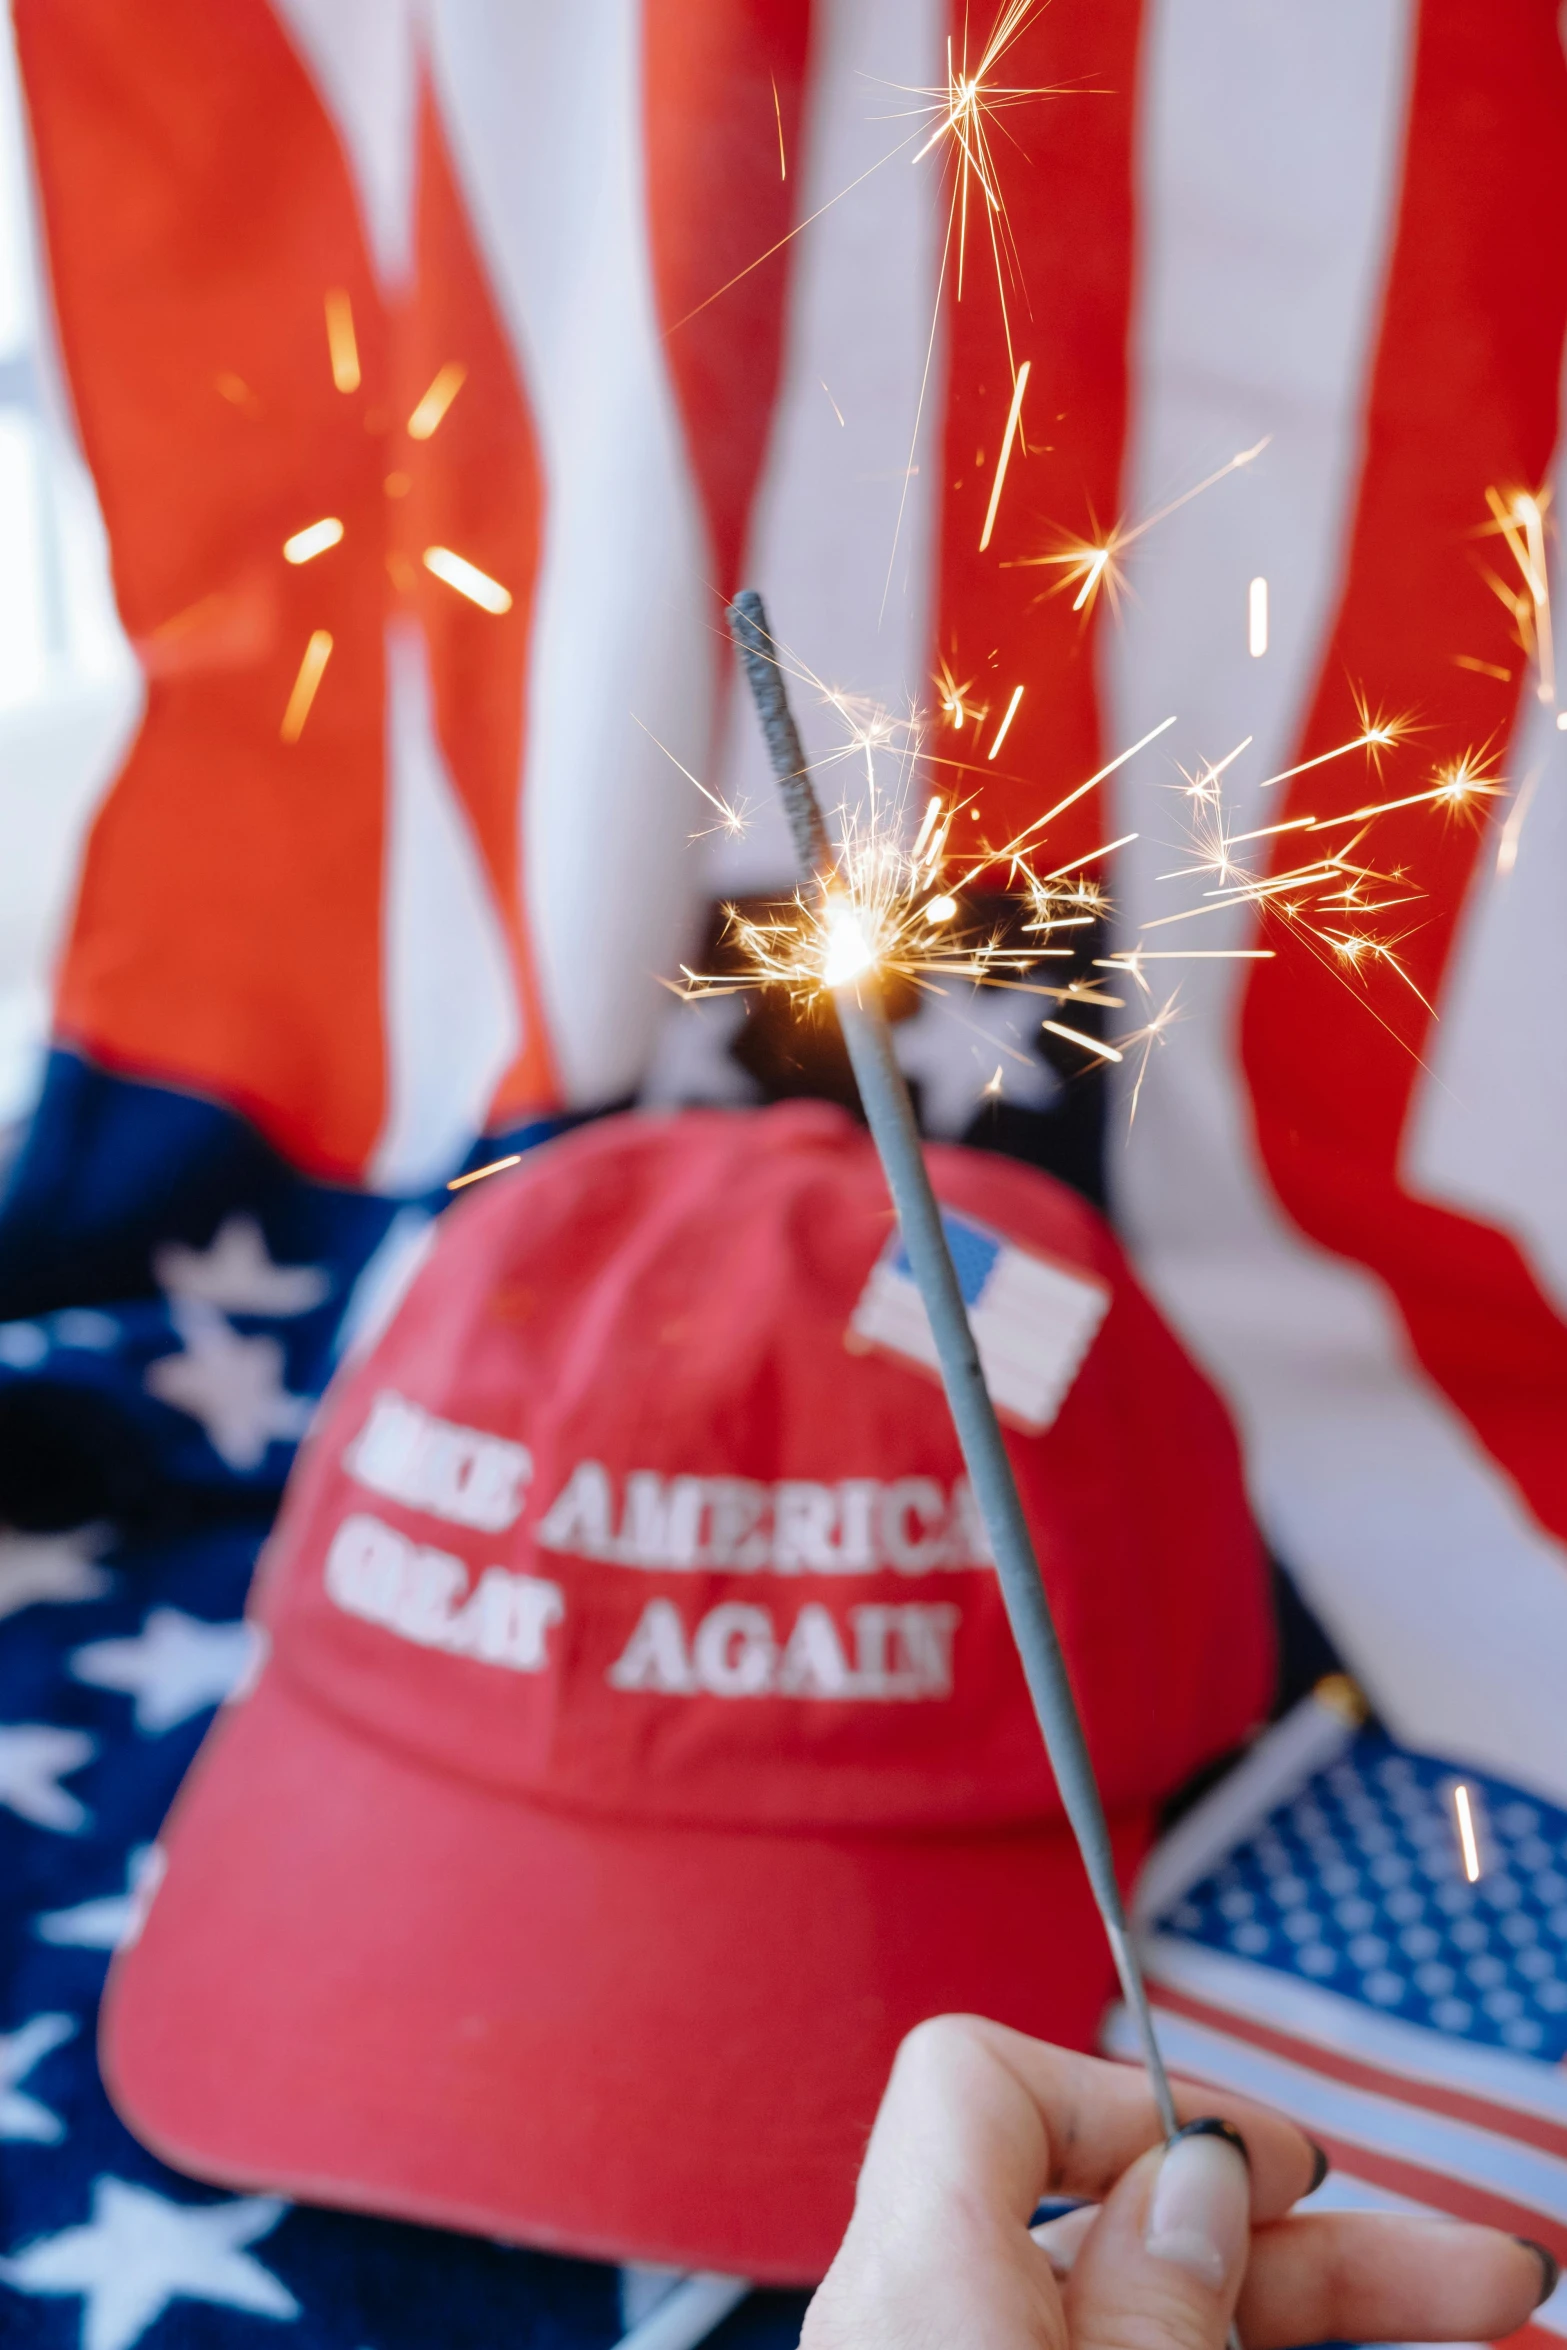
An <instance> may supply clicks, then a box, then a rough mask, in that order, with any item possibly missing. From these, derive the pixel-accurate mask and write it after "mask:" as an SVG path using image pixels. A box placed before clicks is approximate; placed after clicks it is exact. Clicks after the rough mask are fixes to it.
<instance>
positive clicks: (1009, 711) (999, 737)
mask: <svg viewBox="0 0 1567 2350" xmlns="http://www.w3.org/2000/svg"><path fill="white" fill-rule="evenodd" d="M1022 699H1023V688H1022V687H1021V686H1020V685H1015V686H1014V687H1013V688H1012V699H1011V701H1010V702H1008V704H1007V707H1006V715H1005V717H1004V718H1003V719H1002V721H1001V724H1000V725H999V726H998V727H997V728H996V734H995V740H994V741H993V742H992V744H991V746H990V748H989V750H988V751H987V752H986V753H985V757H986V758H987V759H993V758H994V757H995V755H996V753H997V752H998V751H999V750H1000V748H1001V746H1002V744H1003V743H1004V742H1005V741H1006V739H1007V729H1008V727H1009V726H1010V725H1011V724H1012V721H1013V719H1014V718H1015V717H1016V716H1017V706H1018V704H1019V702H1020V701H1021V700H1022Z"/></svg>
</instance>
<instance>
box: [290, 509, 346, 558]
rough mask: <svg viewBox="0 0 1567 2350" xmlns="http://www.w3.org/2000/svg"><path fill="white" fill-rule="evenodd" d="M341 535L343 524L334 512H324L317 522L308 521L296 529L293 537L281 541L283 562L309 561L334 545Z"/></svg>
mask: <svg viewBox="0 0 1567 2350" xmlns="http://www.w3.org/2000/svg"><path fill="white" fill-rule="evenodd" d="M342 535H343V526H342V524H341V522H339V520H338V518H337V516H336V515H335V514H324V515H323V516H322V518H321V520H320V521H319V522H312V523H308V524H307V525H306V527H305V528H304V529H303V530H296V531H295V533H294V535H293V537H292V538H289V539H285V540H284V541H283V560H284V562H285V563H309V562H311V561H312V560H313V558H314V557H315V556H317V555H324V554H325V553H326V551H327V549H328V547H335V546H336V545H337V543H338V541H339V539H341V537H342Z"/></svg>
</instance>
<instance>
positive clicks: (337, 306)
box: [326, 286, 360, 392]
mask: <svg viewBox="0 0 1567 2350" xmlns="http://www.w3.org/2000/svg"><path fill="white" fill-rule="evenodd" d="M326 347H327V354H328V356H329V357H330V359H331V362H332V381H333V382H334V383H335V384H336V386H337V388H338V390H339V391H340V392H357V391H358V389H359V380H360V379H359V344H358V341H357V340H356V338H355V335H354V306H353V304H352V302H350V300H349V299H348V296H347V294H346V293H345V292H344V291H343V288H342V287H341V286H333V287H332V288H331V289H330V290H329V292H328V294H327V297H326Z"/></svg>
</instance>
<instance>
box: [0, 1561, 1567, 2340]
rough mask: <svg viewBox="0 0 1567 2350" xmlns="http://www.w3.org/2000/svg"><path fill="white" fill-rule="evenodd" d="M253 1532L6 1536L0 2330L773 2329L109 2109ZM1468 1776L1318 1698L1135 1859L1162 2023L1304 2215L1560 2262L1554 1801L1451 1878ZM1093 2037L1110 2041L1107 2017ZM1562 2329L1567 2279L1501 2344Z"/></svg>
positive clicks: (1560, 2022) (650, 2281) (304, 2335)
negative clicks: (1337, 2215)
mask: <svg viewBox="0 0 1567 2350" xmlns="http://www.w3.org/2000/svg"><path fill="white" fill-rule="evenodd" d="M264 1531H265V1528H264V1525H263V1523H262V1522H261V1521H260V1520H259V1518H251V1519H247V1520H242V1521H239V1522H236V1523H233V1524H230V1525H227V1526H219V1527H211V1526H209V1527H207V1528H205V1529H199V1530H194V1531H190V1530H187V1531H186V1532H184V1533H181V1534H174V1535H170V1534H161V1535H158V1536H155V1537H149V1536H143V1537H142V1538H141V1539H139V1540H136V1541H133V1542H128V1543H122V1544H120V1545H118V1546H116V1545H115V1544H114V1543H113V1541H112V1538H111V1537H110V1536H109V1535H108V1534H107V1532H106V1531H105V1530H103V1529H89V1530H87V1531H85V1532H78V1533H73V1534H67V1535H50V1536H21V1535H10V1536H6V1537H4V1538H3V1539H0V2338H3V2339H4V2340H5V2341H6V2342H7V2343H8V2344H9V2343H11V2342H15V2343H17V2344H18V2345H20V2346H22V2350H138V2346H139V2345H141V2344H143V2343H145V2344H146V2345H147V2350H176V2346H180V2350H184V2346H187V2345H188V2346H189V2350H250V2346H251V2345H255V2350H264V2346H265V2345H266V2344H268V2343H276V2344H277V2346H278V2350H423V2345H425V2344H427V2343H428V2342H430V2341H432V2340H435V2339H439V2340H440V2341H441V2342H442V2343H443V2344H448V2345H451V2346H452V2350H464V2346H465V2345H469V2344H471V2345H473V2350H480V2346H481V2345H483V2346H484V2350H489V2346H490V2345H491V2344H493V2343H494V2342H495V2341H497V2340H498V2339H501V2338H502V2337H504V2338H507V2339H511V2340H518V2341H526V2342H532V2343H538V2344H541V2345H550V2346H553V2345H556V2344H559V2345H560V2346H561V2350H608V2345H610V2344H612V2343H614V2342H616V2341H618V2340H619V2339H620V2337H621V2336H622V2334H623V2333H624V2332H625V2331H626V2330H627V2329H628V2327H631V2326H634V2325H636V2324H638V2323H643V2324H656V2323H657V2322H659V2321H660V2320H661V2321H662V2324H663V2327H664V2331H665V2333H666V2334H667V2335H668V2336H669V2337H670V2339H669V2341H668V2343H667V2345H666V2350H678V2345H679V2344H681V2343H683V2342H689V2341H691V2340H694V2339H696V2338H697V2337H698V2336H699V2335H700V2334H701V2332H702V2331H703V2329H704V2327H705V2325H706V2324H708V2323H709V2322H710V2321H713V2320H715V2319H716V2320H717V2321H718V2322H719V2324H720V2325H721V2327H722V2339H723V2341H724V2343H725V2344H732V2345H734V2350H740V2346H741V2345H745V2346H746V2350H752V2346H754V2350H772V2345H774V2344H777V2345H778V2346H779V2350H783V2346H784V2345H785V2344H787V2343H788V2342H790V2341H792V2340H793V2338H794V2335H795V2333H796V2332H797V2329H798V2325H799V2321H800V2316H801V2313H802V2310H803V2307H804V2301H803V2297H802V2296H798V2295H787V2294H771V2293H758V2294H749V2295H745V2296H744V2297H743V2298H738V2296H739V2294H740V2288H738V2287H736V2286H733V2285H731V2284H729V2283H728V2282H726V2281H723V2280H702V2281H699V2282H695V2283H689V2282H688V2283H686V2284H684V2285H682V2284H681V2283H679V2282H678V2281H676V2280H673V2279H671V2278H669V2277H667V2276H663V2275H659V2274H653V2273H648V2272H641V2271H616V2270H613V2269H606V2268H601V2267H599V2266H596V2265H595V2264H593V2263H589V2262H579V2261H570V2260H562V2259H558V2258H554V2257H551V2256H547V2255H544V2254H534V2253H528V2252H523V2251H518V2250H513V2249H505V2248H501V2247H498V2246H496V2245H493V2244H488V2243H484V2242H480V2241H476V2240H473V2239H469V2238H464V2237H458V2236H449V2235H444V2234H441V2233H439V2232H438V2231H435V2230H428V2229H419V2228H412V2227H402V2226H398V2225H395V2224H393V2223H390V2222H386V2221H382V2220H373V2219H360V2218H355V2217H352V2216H350V2215H346V2214H343V2213H337V2212H325V2211H313V2210H306V2209H295V2208H291V2207H289V2206H286V2205H285V2204H283V2203H282V2202H280V2201H277V2200H275V2199H271V2198H266V2197H254V2196H251V2197H237V2198H236V2197H231V2196H219V2195H215V2194H213V2193H212V2192H211V2191H210V2190H208V2189H206V2188H203V2187H201V2186H199V2185H197V2184H195V2183H194V2182H192V2181H189V2180H187V2179H184V2178H181V2177H179V2176H178V2175H176V2174H175V2173H173V2172H171V2171H170V2170H168V2169H167V2168H166V2167H165V2166H164V2165H162V2164H161V2163H159V2162H157V2161H156V2160H155V2159H154V2158H153V2157H152V2156H150V2155H149V2154H147V2153H145V2152H144V2151H143V2149H142V2148H141V2147H139V2146H138V2145H137V2144H136V2143H135V2142H134V2140H132V2139H131V2138H130V2137H129V2136H128V2135H127V2133H126V2132H125V2131H124V2130H123V2129H122V2128H121V2126H120V2124H119V2123H118V2121H117V2120H116V2119H115V2117H114V2115H113V2114H112V2112H111V2111H110V2109H109V2106H108V2104H107V2101H106V2099H105V2097H104V2093H103V2090H102V2087H101V2085H100V2082H99V2079H98V2074H97V2068H96V2063H95V2059H94V2022H95V2013H96V2006H97V2001H98V1996H99V1993H100V1990H101V1987H102V1982H103V1975H104V1970H105V1968H106V1965H107V1963H108V1958H109V1955H110V1953H111V1951H112V1950H113V1948H114V1946H115V1944H116V1943H117V1942H118V1941H119V1939H120V1938H121V1936H122V1935H123V1934H124V1933H125V1932H126V1930H127V1928H128V1926H129V1924H130V1920H131V1917H132V1913H133V1903H134V1899H135V1889H136V1881H137V1878H138V1875H139V1873H140V1871H141V1870H142V1868H143V1867H144V1866H145V1864H146V1856H147V1853H148V1851H149V1849H150V1847H151V1844H152V1841H153V1839H154V1837H155V1836H156V1833H157V1830H158V1826H159V1823H160V1821H161V1819H162V1817H163V1814H164V1811H165V1810H166V1808H167V1805H168V1803H169V1801H170V1799H171V1798H172V1796H173V1793H174V1790H175V1788H176V1786H177V1785H178V1783H179V1780H180V1778H181V1776H182V1774H183V1772H184V1771H185V1769H186V1767H187V1765H188V1764H189V1762H190V1760H191V1757H192V1755H193V1754H194V1752H195V1749H196V1746H197V1744H198V1742H199V1740H200V1737H201V1735H202V1732H203V1731H204V1729H205V1728H206V1725H207V1722H208V1720H209V1719H210V1716H211V1711H212V1709H213V1707H214V1706H215V1705H216V1704H217V1703H218V1702H219V1701H220V1700H221V1699H222V1697H223V1696H224V1694H225V1693H226V1692H227V1690H228V1689H229V1688H230V1687H231V1686H232V1684H233V1682H234V1681H235V1679H236V1678H237V1677H238V1675H239V1674H240V1672H241V1671H242V1670H243V1669H244V1665H245V1662H246V1654H247V1635H246V1633H245V1631H244V1628H243V1626H242V1625H241V1623H240V1621H239V1617H240V1611H241V1608H242V1605H243V1600H244V1593H245V1589H246V1585H247V1583H248V1581H249V1576H250V1571H251V1567H252V1563H253V1560H254V1556H255V1553H256V1550H257V1548H258V1545H259V1542H260V1539H261V1537H262V1535H263V1533H264ZM1456 1777H1457V1774H1456V1773H1455V1772H1454V1771H1453V1770H1452V1769H1450V1768H1449V1767H1447V1766H1446V1765H1444V1764H1443V1763H1442V1762H1441V1761H1440V1760H1438V1759H1434V1758H1432V1757H1429V1756H1424V1755H1418V1754H1414V1753H1410V1752H1408V1751H1405V1750H1403V1749H1401V1748H1400V1747H1399V1746H1398V1745H1396V1744H1395V1743H1394V1742H1393V1741H1392V1740H1391V1739H1390V1738H1389V1737H1388V1736H1387V1735H1386V1733H1385V1732H1383V1731H1381V1730H1380V1729H1377V1728H1375V1727H1371V1726H1362V1727H1357V1726H1356V1725H1355V1724H1354V1722H1353V1721H1352V1720H1351V1719H1349V1718H1348V1717H1347V1716H1346V1713H1345V1712H1344V1710H1343V1709H1342V1708H1341V1707H1339V1706H1337V1705H1335V1704H1333V1703H1330V1702H1328V1701H1327V1700H1326V1699H1324V1698H1311V1699H1308V1700H1307V1701H1306V1702H1305V1703H1304V1704H1303V1705H1302V1706H1301V1707H1299V1708H1297V1709H1296V1711H1295V1712H1294V1713H1293V1714H1291V1715H1290V1716H1289V1717H1287V1719H1286V1720H1285V1722H1284V1723H1283V1724H1281V1725H1280V1726H1279V1727H1278V1728H1276V1729H1275V1730H1274V1731H1272V1732H1270V1733H1269V1735H1268V1736H1267V1737H1266V1738H1265V1739H1264V1740H1263V1741H1262V1742H1261V1743H1260V1745H1259V1746H1258V1747H1257V1748H1256V1749H1255V1750H1254V1752H1253V1753H1252V1755H1251V1757H1250V1758H1249V1759H1248V1761H1247V1762H1246V1763H1245V1764H1243V1765H1242V1766H1241V1768H1240V1769H1239V1770H1238V1771H1236V1772H1235V1773H1233V1774H1232V1775H1231V1777H1230V1778H1229V1779H1227V1780H1225V1781H1224V1782H1223V1783H1222V1784H1221V1786H1220V1787H1219V1789H1218V1790H1217V1791H1216V1793H1215V1794H1214V1795H1212V1796H1210V1797H1209V1798H1208V1799H1207V1800H1206V1801H1205V1802H1204V1803H1203V1804H1201V1805H1200V1806H1199V1807H1198V1808H1197V1809H1196V1810H1195V1811H1193V1812H1192V1813H1190V1814H1188V1815H1187V1817H1186V1819H1185V1820H1183V1822H1182V1823H1181V1825H1180V1827H1179V1828H1178V1829H1177V1830H1176V1831H1175V1833H1174V1834H1173V1835H1172V1836H1171V1837H1170V1838H1168V1839H1167V1840H1166V1842H1165V1844H1164V1845H1163V1846H1162V1847H1161V1848H1160V1849H1159V1851H1158V1853H1157V1854H1156V1855H1155V1857H1154V1860H1153V1862H1152V1864H1151V1865H1150V1868H1149V1870H1148V1871H1147V1873H1146V1876H1145V1879H1144V1882H1143V1887H1142V1895H1141V1904H1140V1907H1141V1915H1142V1919H1143V1924H1144V1931H1145V1947H1146V1951H1147V1958H1148V1965H1149V1969H1150V1972H1151V1975H1152V1977H1153V1981H1154V1985H1155V1995H1156V1999H1157V2003H1158V2008H1159V2015H1160V2027H1161V2032H1162V2036H1163V2038H1164V2042H1165V2046H1166V2051H1167V2054H1168V2056H1169V2059H1170V2062H1171V2064H1172V2065H1173V2066H1175V2067H1176V2068H1178V2069H1179V2070H1180V2071H1182V2072H1184V2073H1186V2074H1188V2075H1191V2076H1194V2077H1196V2078H1199V2079H1205V2080H1211V2081H1215V2082H1222V2083H1224V2084H1226V2085H1227V2086H1230V2087H1232V2088H1236V2089H1240V2090H1243V2091H1245V2092H1246V2093H1248V2094H1250V2095H1254V2096H1258V2097H1261V2098H1264V2099H1267V2100H1269V2101H1271V2102H1273V2103H1275V2104H1278V2105H1280V2106H1281V2107H1283V2108H1284V2109H1285V2110H1287V2111H1289V2112H1291V2113H1293V2114H1294V2115H1296V2116H1297V2117H1298V2118H1299V2119H1300V2120H1301V2122H1302V2123H1303V2124H1304V2125H1305V2126H1306V2127H1307V2128H1309V2129H1310V2130H1311V2131H1312V2132H1313V2134H1314V2135H1315V2136H1317V2137H1318V2138H1319V2139H1321V2140H1322V2141H1323V2142H1324V2143H1325V2144H1326V2145H1327V2146H1328V2148H1329V2149H1330V2151H1331V2153H1332V2155H1333V2159H1334V2170H1333V2173H1332V2175H1331V2177H1330V2179H1329V2181H1328V2183H1327V2185H1326V2186H1325V2187H1324V2188H1323V2189H1322V2190H1321V2191H1320V2193H1321V2200H1322V2201H1323V2202H1324V2203H1328V2204H1337V2205H1338V2206H1340V2207H1345V2208H1370V2209H1388V2208H1392V2209H1409V2208H1416V2209H1423V2210H1434V2211H1444V2212H1451V2213H1455V2214H1458V2215H1460V2216H1463V2217H1467V2218H1473V2219H1480V2220H1485V2221H1488V2222H1491V2223H1493V2224H1495V2225H1499V2226H1503V2227H1506V2228H1508V2229H1510V2230H1512V2231H1513V2232H1515V2233H1519V2234H1525V2235H1529V2236H1532V2237H1535V2238H1537V2239H1538V2240H1539V2241H1540V2242H1542V2243H1545V2244H1547V2245H1550V2246H1551V2247H1552V2249H1553V2250H1555V2251H1556V2252H1557V2253H1558V2254H1559V2255H1562V2256H1564V2257H1567V2073H1564V2071H1563V2057H1564V2055H1567V1967H1564V1964H1563V1960H1564V1953H1567V1812H1564V1811H1562V1810H1560V1809H1558V1808H1557V1807H1555V1806H1553V1805H1551V1804H1548V1803H1545V1802H1542V1801H1540V1800H1539V1799H1538V1798H1536V1797H1533V1796H1530V1795H1527V1794H1524V1793H1522V1792H1520V1791H1519V1790H1517V1789H1514V1788H1511V1787H1508V1786H1507V1785H1505V1784H1504V1783H1502V1782H1500V1781H1497V1780H1494V1779H1489V1778H1486V1777H1484V1776H1480V1775H1477V1774H1475V1773H1473V1772H1470V1773H1467V1774H1466V1775H1465V1781H1464V1783H1465V1784H1466V1785H1467V1787H1468V1790H1469V1796H1470V1802H1471V1806H1472V1811H1473V1817H1474V1821H1475V1827H1476V1835H1477V1840H1478V1859H1479V1863H1480V1875H1479V1877H1478V1880H1477V1881H1475V1882H1474V1883H1471V1882H1469V1880H1468V1878H1467V1876H1466V1874H1465V1869H1464V1862H1463V1855H1462V1849H1461V1845H1460V1841H1459V1836H1458V1830H1457V1825H1456V1821H1455V1816H1454V1810H1453V1802H1452V1790H1453V1785H1454V1781H1455V1778H1456ZM1106 2038H1107V2045H1108V2046H1109V2047H1110V2048H1111V2050H1112V2051H1115V2052H1126V2053H1129V2052H1130V2040H1129V2037H1128V2035H1127V2033H1126V2030H1125V2026H1124V2022H1123V2020H1122V2019H1121V2018H1120V2017H1119V2016H1118V2015H1113V2016H1112V2017H1111V2018H1110V2020H1109V2023H1108V2026H1107V2035H1106ZM677 2293H679V2294H683V2295H684V2296H685V2298H684V2301H683V2303H681V2304H678V2305H677V2304H676V2303H674V2302H673V2301H672V2299H671V2295H672V2294H677ZM1564 2336H1567V2289H1564V2290H1562V2291H1559V2292H1558V2293H1557V2295H1556V2296H1555V2298H1554V2299H1553V2300H1552V2301H1551V2302H1549V2303H1548V2304H1547V2305H1546V2307H1545V2308H1544V2309H1543V2310H1541V2311H1540V2312H1539V2314H1538V2316H1537V2317H1536V2319H1535V2320H1534V2323H1533V2326H1532V2328H1531V2329H1529V2330H1528V2331H1527V2332H1526V2333H1525V2334H1524V2335H1523V2336H1520V2337H1517V2339H1518V2340H1520V2341H1523V2342H1526V2343H1528V2344H1530V2345H1531V2346H1532V2350H1549V2346H1550V2345H1551V2344H1552V2343H1554V2342H1560V2341H1561V2339H1562V2338H1563V2337H1564ZM648 2350H657V2335H656V2333H655V2335H654V2336H653V2337H652V2338H651V2339H650V2340H649V2341H648Z"/></svg>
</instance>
